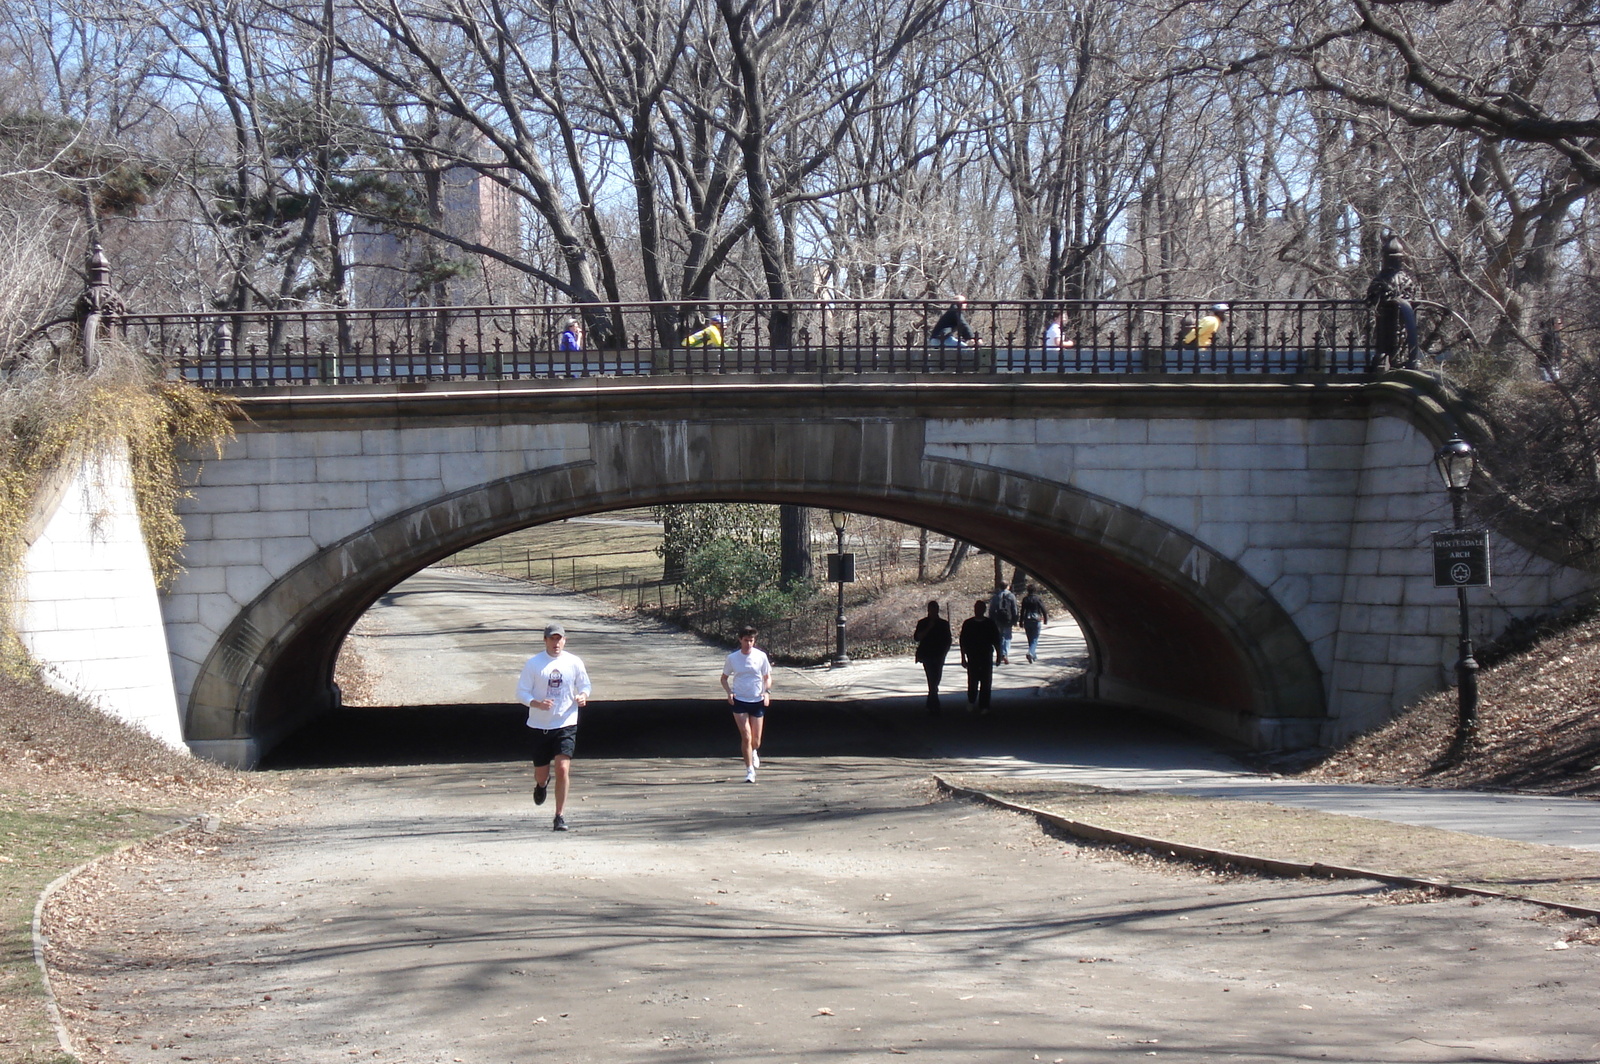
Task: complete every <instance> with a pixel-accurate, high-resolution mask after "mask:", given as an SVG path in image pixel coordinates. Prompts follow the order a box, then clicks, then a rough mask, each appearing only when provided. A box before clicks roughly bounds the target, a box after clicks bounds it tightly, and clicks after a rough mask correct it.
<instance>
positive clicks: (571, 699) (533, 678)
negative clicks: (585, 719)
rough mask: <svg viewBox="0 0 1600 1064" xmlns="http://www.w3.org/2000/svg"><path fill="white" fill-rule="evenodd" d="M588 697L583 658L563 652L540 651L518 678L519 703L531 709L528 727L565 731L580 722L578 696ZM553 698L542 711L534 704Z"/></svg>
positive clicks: (587, 680) (529, 661)
mask: <svg viewBox="0 0 1600 1064" xmlns="http://www.w3.org/2000/svg"><path fill="white" fill-rule="evenodd" d="M579 695H582V696H583V697H584V698H588V697H589V670H588V669H586V668H584V667H583V659H582V658H580V657H578V655H576V654H572V653H568V652H567V651H565V650H563V651H562V652H561V653H560V654H558V655H556V656H555V657H551V656H550V653H549V651H544V650H541V651H540V652H539V653H537V654H535V655H534V656H533V657H531V658H529V659H528V663H527V664H526V665H524V666H523V667H522V675H521V676H520V677H519V678H518V679H517V701H518V702H521V703H522V704H523V705H525V706H527V707H528V727H530V728H544V729H547V730H548V729H550V728H565V727H566V726H567V725H569V724H576V723H578V696H579ZM546 698H548V699H551V700H553V701H554V702H555V705H554V706H553V707H552V708H550V709H543V708H541V707H539V706H535V705H533V704H532V703H534V702H538V701H543V700H544V699H546Z"/></svg>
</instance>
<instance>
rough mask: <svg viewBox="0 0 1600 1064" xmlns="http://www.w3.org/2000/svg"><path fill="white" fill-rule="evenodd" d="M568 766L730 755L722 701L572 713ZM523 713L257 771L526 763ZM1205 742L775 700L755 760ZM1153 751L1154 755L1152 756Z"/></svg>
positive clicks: (390, 713)
mask: <svg viewBox="0 0 1600 1064" xmlns="http://www.w3.org/2000/svg"><path fill="white" fill-rule="evenodd" d="M581 719H582V723H581V725H580V727H579V731H578V758H579V759H580V760H581V759H599V758H624V759H625V758H657V757H690V758H693V757H713V758H717V757H729V756H733V757H737V756H738V740H737V738H736V735H735V732H734V728H733V722H732V718H731V716H730V714H729V713H728V712H727V711H726V709H725V708H724V706H723V704H722V703H719V702H717V703H714V702H708V701H706V700H704V699H694V700H676V699H661V700H641V701H630V702H606V703H596V704H594V705H591V706H589V707H588V708H587V709H585V710H584V711H583V715H582V718H581ZM525 720H526V711H525V710H524V709H522V707H520V706H518V705H515V704H513V703H479V704H462V705H433V706H376V707H347V708H344V709H341V710H338V711H336V712H334V713H330V714H328V715H326V716H324V717H321V718H319V719H317V720H315V721H313V722H311V723H310V724H308V725H306V726H305V727H304V728H302V729H301V730H300V731H298V732H296V733H295V734H294V735H292V736H290V737H289V738H288V739H287V740H286V741H284V742H283V743H282V744H281V745H280V746H279V747H277V748H276V749H275V750H273V751H272V753H271V754H270V755H269V757H268V758H267V760H266V761H265V762H264V763H263V765H262V767H263V768H265V769H269V770H270V769H293V768H332V767H343V766H372V765H421V764H445V763H454V762H466V763H471V762H492V761H515V760H521V759H523V758H526V757H527V756H528V746H527V736H528V730H527V728H526V726H525V724H524V721H525ZM1201 748H1207V749H1212V750H1214V749H1215V743H1214V742H1213V741H1208V740H1205V739H1203V738H1199V737H1191V736H1186V735H1184V734H1182V733H1180V732H1177V731H1175V730H1174V729H1172V728H1171V727H1170V726H1169V725H1167V724H1165V723H1163V722H1161V721H1158V720H1156V719H1155V718H1153V717H1149V716H1146V715H1144V714H1142V713H1140V712H1138V711H1137V710H1131V709H1129V708H1127V707H1125V706H1110V705H1106V704H1103V703H1097V702H1088V701H1084V700H1081V699H1070V698H1060V697H1055V698H1027V699H1018V700H1015V701H1012V702H1010V703H1009V704H1005V703H997V705H996V708H995V711H994V712H993V713H992V714H990V715H989V716H984V717H978V716H974V715H971V714H969V713H968V712H967V710H966V707H965V703H964V702H963V701H962V700H961V699H960V698H959V697H958V698H955V699H949V700H947V702H946V708H945V710H944V712H943V713H942V714H941V715H939V716H937V717H934V716H929V715H928V714H927V712H926V711H925V710H924V709H923V706H922V699H921V698H888V699H876V700H873V701H871V702H856V703H849V702H845V703H841V702H829V701H821V700H818V701H784V702H780V703H777V704H775V705H774V706H773V708H772V710H771V711H770V712H769V714H768V716H767V735H766V741H765V743H764V745H763V747H762V753H763V754H766V755H768V756H772V757H908V758H952V757H960V758H984V757H1015V758H1021V759H1025V760H1048V761H1060V760H1068V761H1079V760H1083V759H1086V758H1087V759H1090V760H1101V759H1102V758H1103V757H1104V756H1105V755H1106V752H1107V751H1117V750H1121V751H1124V752H1126V751H1130V750H1139V751H1142V752H1141V754H1140V756H1141V758H1142V759H1147V760H1148V759H1149V758H1151V757H1154V758H1155V759H1156V760H1160V761H1165V760H1169V759H1173V760H1176V761H1179V762H1181V761H1184V760H1186V759H1187V758H1186V752H1187V751H1193V750H1198V749H1201ZM1163 751H1164V752H1165V753H1162V752H1163Z"/></svg>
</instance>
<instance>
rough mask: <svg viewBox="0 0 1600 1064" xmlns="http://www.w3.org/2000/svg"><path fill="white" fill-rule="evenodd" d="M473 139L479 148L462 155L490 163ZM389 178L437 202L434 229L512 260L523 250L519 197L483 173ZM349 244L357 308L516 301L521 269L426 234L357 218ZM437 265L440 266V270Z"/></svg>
mask: <svg viewBox="0 0 1600 1064" xmlns="http://www.w3.org/2000/svg"><path fill="white" fill-rule="evenodd" d="M474 139H475V140H476V143H477V149H476V150H474V151H472V152H470V153H467V152H462V153H461V154H463V155H467V156H468V157H471V158H474V159H480V160H484V161H488V160H489V152H488V150H487V145H486V144H484V143H483V141H482V139H481V138H476V137H475V138H474ZM393 180H395V181H397V182H405V183H406V184H407V185H408V186H410V187H413V188H415V189H416V191H417V193H418V195H419V196H420V197H422V198H423V199H424V200H425V201H427V202H436V203H437V205H438V207H437V212H438V222H437V224H438V226H439V228H440V229H442V230H444V231H445V232H447V233H450V234H451V235H452V236H456V237H459V238H461V239H463V240H467V241H470V242H472V243H476V244H482V245H483V246H485V247H491V248H495V249H496V250H498V251H502V252H505V253H507V254H511V255H520V253H521V252H522V224H521V211H520V210H519V204H518V200H517V197H516V196H515V195H514V194H513V193H512V192H511V191H510V190H509V189H507V188H506V187H505V186H504V185H502V184H500V183H499V182H498V181H495V180H493V179H492V178H491V177H488V176H487V175H485V174H484V173H483V172H482V170H481V169H480V168H478V167H474V166H468V165H464V164H460V165H455V166H451V167H449V168H448V169H445V170H442V171H434V172H433V173H417V172H410V173H404V174H398V173H397V174H395V175H394V177H393ZM350 247H351V263H350V277H351V285H350V299H351V302H352V304H353V305H355V306H358V307H412V306H438V305H441V304H442V305H446V306H458V307H459V306H475V305H485V304H489V305H493V304H504V303H511V302H518V301H519V299H518V293H519V292H520V291H521V289H520V285H519V282H520V281H521V278H522V274H521V272H520V271H518V270H516V269H514V268H512V267H510V266H507V265H506V264H504V263H502V262H500V261H499V260H497V259H495V258H493V257H490V256H486V255H480V254H473V253H470V252H466V251H463V250H461V249H460V248H458V247H456V246H455V245H454V244H451V243H449V242H448V241H444V240H439V239H437V238H435V237H430V236H428V235H426V234H423V233H417V232H412V231H409V230H406V229H404V228H401V227H398V226H384V225H380V224H376V223H373V222H367V221H360V222H358V223H357V224H356V226H355V229H354V231H353V232H352V234H351V241H350ZM440 265H443V266H444V267H445V268H444V269H442V270H441V269H437V267H438V266H440ZM463 267H464V268H463ZM441 291H442V296H441V294H440V293H441Z"/></svg>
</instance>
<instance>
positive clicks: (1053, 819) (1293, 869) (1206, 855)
mask: <svg viewBox="0 0 1600 1064" xmlns="http://www.w3.org/2000/svg"><path fill="white" fill-rule="evenodd" d="M933 779H934V782H935V783H936V784H938V786H939V789H940V790H942V791H944V792H945V793H947V794H950V795H952V796H953V797H957V798H975V799H977V800H978V801H981V802H985V803H987V804H989V805H993V806H998V807H999V808H1001V809H1010V810H1012V811H1013V812H1017V813H1026V814H1028V815H1029V816H1032V817H1033V818H1035V819H1036V820H1039V821H1042V822H1043V823H1046V824H1049V825H1050V826H1051V827H1055V828H1059V829H1060V830H1062V831H1064V832H1066V833H1067V834H1069V835H1074V836H1077V837H1078V838H1082V839H1089V840H1092V841H1094V842H1118V843H1127V844H1129V845H1133V846H1140V847H1144V848H1146V849H1149V850H1156V851H1163V852H1165V853H1166V854H1168V855H1169V856H1173V857H1183V858H1186V859H1188V860H1191V861H1198V862H1202V863H1205V864H1214V865H1222V866H1230V867H1235V868H1248V869H1252V870H1254V871H1258V872H1269V873H1271V874H1273V875H1280V876H1299V877H1319V878H1323V879H1370V880H1375V881H1377V882H1379V883H1391V884H1394V885H1396V886H1404V887H1418V888H1422V889H1426V890H1436V891H1438V892H1439V893H1441V894H1449V895H1453V896H1456V897H1473V898H1498V899H1501V900H1504V901H1520V902H1526V903H1527V904H1529V905H1537V906H1540V907H1541V908H1546V909H1555V910H1558V911H1560V912H1564V913H1566V914H1567V915H1569V916H1580V917H1588V918H1591V919H1600V909H1591V908H1588V907H1586V906H1582V905H1570V904H1568V903H1566V902H1562V901H1555V900H1553V899H1550V898H1539V897H1535V896H1533V895H1530V894H1509V893H1507V892H1505V891H1503V890H1490V889H1488V888H1486V887H1468V886H1463V885H1461V884H1459V883H1451V882H1449V881H1448V880H1442V879H1426V878H1423V877H1420V876H1408V875H1401V874H1399V873H1395V872H1380V871H1377V870H1375V869H1371V868H1354V867H1350V866H1347V865H1334V864H1325V863H1323V862H1321V861H1315V862H1312V863H1309V864H1307V863H1305V862H1303V861H1286V860H1283V859H1281V858H1277V857H1261V856H1257V855H1256V854H1248V853H1235V852H1233V851H1231V850H1219V849H1214V848H1212V847H1209V846H1196V845H1194V844H1192V843H1187V842H1173V841H1171V840H1169V839H1159V838H1156V837H1154V836H1152V835H1136V834H1134V833H1133V832H1130V831H1119V830H1117V829H1115V828H1108V827H1102V826H1101V825H1099V824H1090V823H1087V822H1086V821H1082V820H1073V819H1071V818H1069V817H1064V816H1062V815H1060V814H1059V813H1052V812H1050V811H1049V810H1046V809H1040V808H1038V807H1037V806H1031V805H1026V804H1024V803H1022V802H1013V801H1011V800H1010V799H1008V798H1001V797H999V796H998V795H994V794H990V793H989V792H987V791H981V790H978V789H976V788H974V787H963V786H961V785H960V784H956V783H951V782H950V781H949V780H947V779H945V778H944V777H943V776H940V775H939V774H937V773H935V774H934V777H933Z"/></svg>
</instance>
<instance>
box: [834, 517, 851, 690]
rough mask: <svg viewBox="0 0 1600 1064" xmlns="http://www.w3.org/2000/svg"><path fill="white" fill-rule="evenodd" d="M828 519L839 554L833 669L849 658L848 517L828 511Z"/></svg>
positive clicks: (845, 663) (835, 571)
mask: <svg viewBox="0 0 1600 1064" xmlns="http://www.w3.org/2000/svg"><path fill="white" fill-rule="evenodd" d="M828 519H829V520H830V521H832V522H833V531H834V532H835V533H837V535H838V537H839V553H838V554H837V555H836V556H835V559H836V560H835V561H834V565H835V566H837V568H836V569H835V570H834V576H835V577H836V578H837V579H838V582H839V616H838V619H837V620H835V621H834V625H835V627H836V628H837V629H838V636H839V644H838V647H837V648H836V649H835V650H834V654H833V662H832V664H833V666H834V668H838V667H839V666H841V665H848V664H850V657H849V655H847V654H846V653H845V652H844V585H845V565H844V526H845V525H847V524H849V522H850V515H849V514H847V513H845V512H844V511H843V510H829V511H828ZM852 575H853V574H852Z"/></svg>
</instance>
